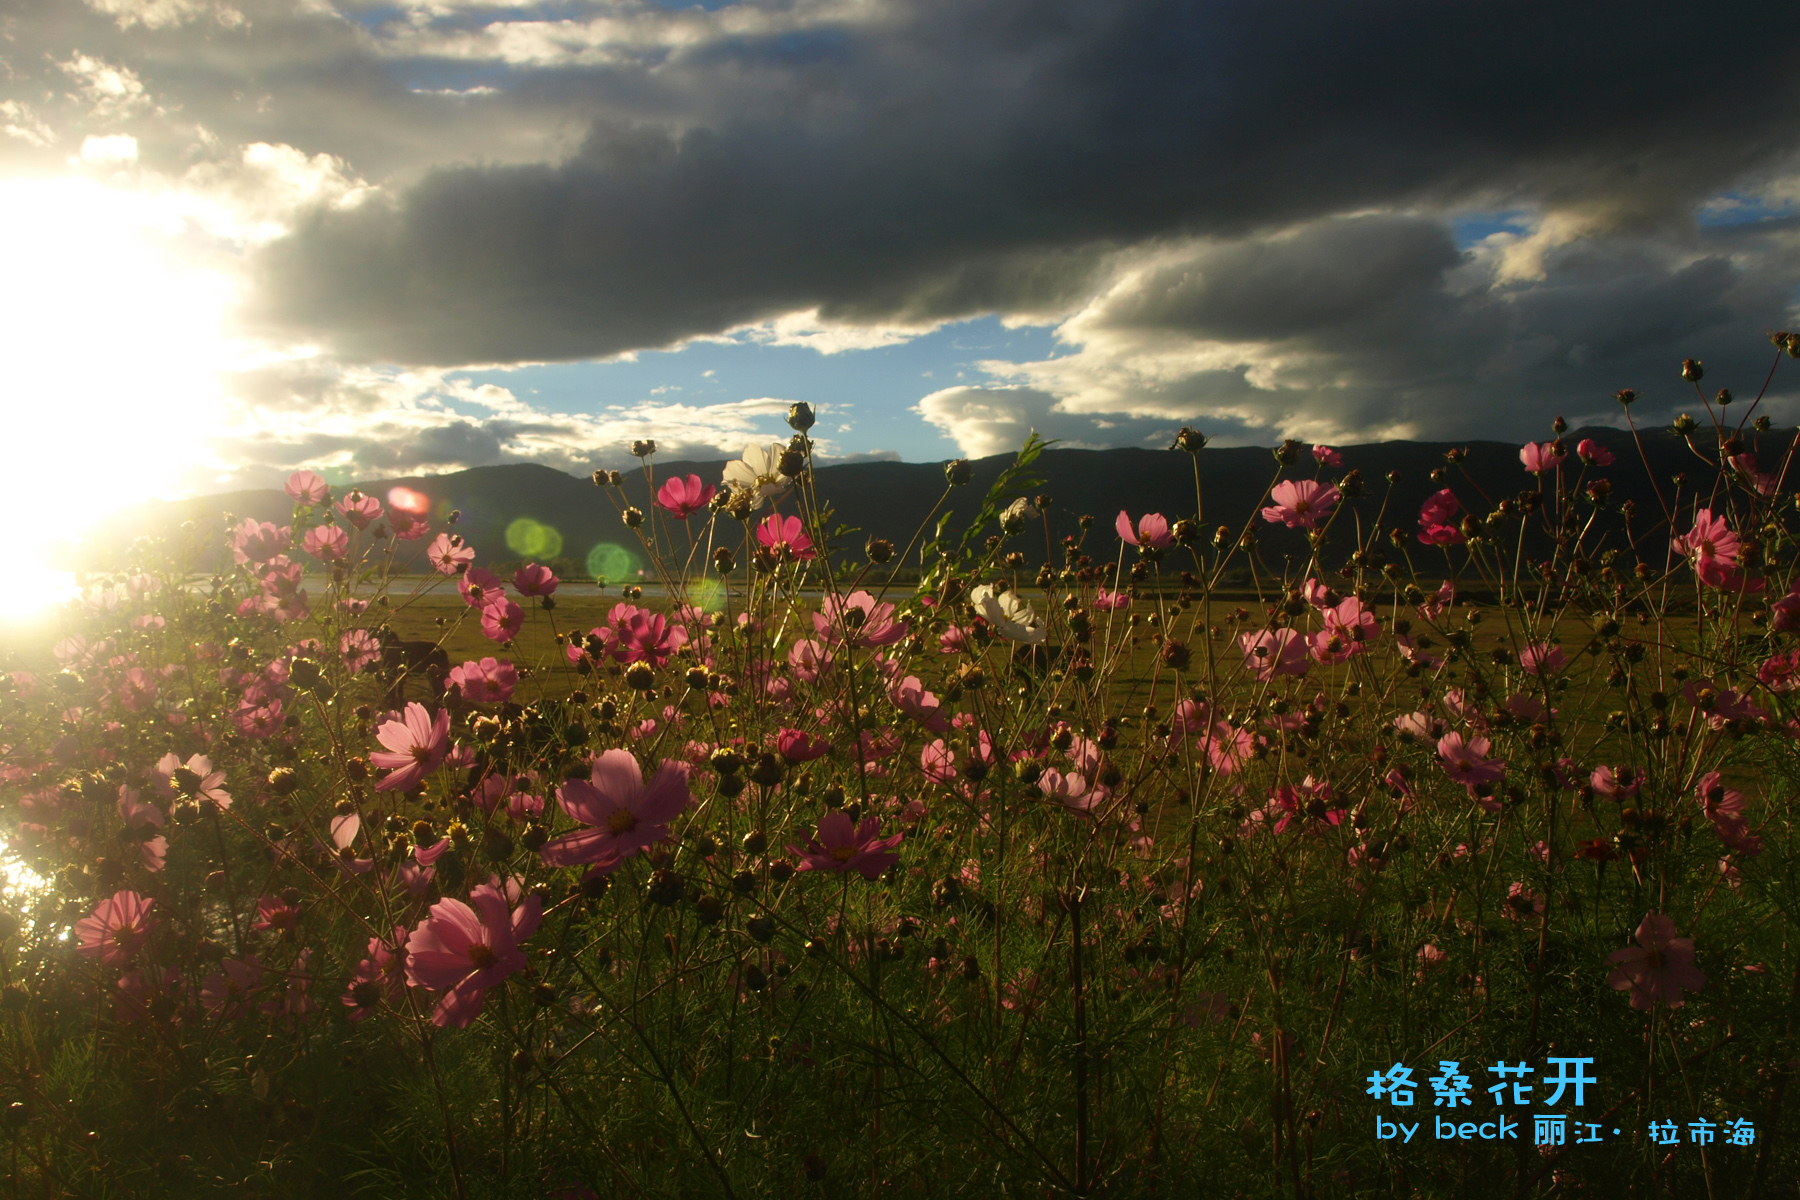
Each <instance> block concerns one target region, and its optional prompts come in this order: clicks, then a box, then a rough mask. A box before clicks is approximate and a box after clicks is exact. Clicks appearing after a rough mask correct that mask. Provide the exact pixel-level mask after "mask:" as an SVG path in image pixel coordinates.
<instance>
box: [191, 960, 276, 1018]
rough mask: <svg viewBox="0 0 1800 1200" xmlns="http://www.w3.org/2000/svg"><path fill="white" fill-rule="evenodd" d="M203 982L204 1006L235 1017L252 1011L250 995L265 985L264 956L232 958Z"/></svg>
mask: <svg viewBox="0 0 1800 1200" xmlns="http://www.w3.org/2000/svg"><path fill="white" fill-rule="evenodd" d="M219 965H220V966H221V967H223V968H224V969H223V970H221V971H214V972H213V973H212V974H211V975H208V976H207V977H206V978H205V980H203V981H202V982H201V984H200V1006H201V1007H202V1008H204V1009H205V1010H206V1011H207V1012H209V1013H215V1014H218V1015H219V1016H225V1017H235V1016H238V1015H240V1014H241V1013H243V1012H245V1011H246V1010H248V1008H249V1007H250V995H251V993H253V992H255V991H256V989H257V988H259V987H261V986H262V981H263V975H264V970H263V965H262V959H260V958H258V957H257V956H256V955H254V954H246V955H245V956H244V957H243V958H228V959H226V960H225V961H224V962H222V963H220V964H219Z"/></svg>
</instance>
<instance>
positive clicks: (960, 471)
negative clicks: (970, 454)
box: [944, 458, 975, 487]
mask: <svg viewBox="0 0 1800 1200" xmlns="http://www.w3.org/2000/svg"><path fill="white" fill-rule="evenodd" d="M974 477H975V468H974V467H971V466H970V465H969V460H968V459H966V458H953V459H951V460H950V461H949V462H947V463H945V464H944V482H946V483H948V484H949V485H950V486H951V487H961V486H962V485H963V484H965V483H967V482H969V480H971V479H973V478H974Z"/></svg>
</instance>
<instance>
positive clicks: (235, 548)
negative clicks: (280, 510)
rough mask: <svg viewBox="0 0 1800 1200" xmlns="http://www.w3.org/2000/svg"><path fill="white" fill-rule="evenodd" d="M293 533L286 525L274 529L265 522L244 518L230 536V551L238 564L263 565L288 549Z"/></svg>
mask: <svg viewBox="0 0 1800 1200" xmlns="http://www.w3.org/2000/svg"><path fill="white" fill-rule="evenodd" d="M293 533H294V531H293V530H292V529H291V528H289V527H288V526H286V525H283V526H282V527H281V528H280V529H277V528H275V526H273V525H271V524H270V523H269V522H267V521H256V520H254V519H252V518H250V517H245V518H244V523H243V524H242V525H239V526H238V527H237V529H236V530H235V531H234V532H233V533H232V535H231V550H232V554H233V556H234V557H235V558H236V559H237V561H239V562H240V563H246V562H249V563H264V562H268V561H269V560H270V559H272V558H274V557H275V556H276V555H278V554H280V553H281V552H282V551H284V550H286V549H287V548H288V543H289V542H290V541H291V540H292V538H293Z"/></svg>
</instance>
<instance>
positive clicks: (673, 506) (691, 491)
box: [656, 475, 716, 521]
mask: <svg viewBox="0 0 1800 1200" xmlns="http://www.w3.org/2000/svg"><path fill="white" fill-rule="evenodd" d="M715 490H716V489H715V488H714V487H713V486H712V485H711V484H709V483H702V482H701V481H700V477H699V476H698V475H689V476H688V477H687V478H686V479H675V478H670V479H667V480H664V481H663V485H662V487H660V488H658V489H657V491H656V503H657V504H658V505H660V506H661V507H662V508H663V510H664V511H666V512H668V513H669V514H670V515H671V516H673V517H675V519H676V520H679V521H685V520H687V519H688V517H689V516H690V515H691V514H693V513H695V512H698V511H699V510H701V509H703V508H705V507H706V505H707V502H708V501H710V500H711V499H712V498H713V493H714V491H715Z"/></svg>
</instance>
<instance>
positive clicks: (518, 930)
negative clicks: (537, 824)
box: [406, 883, 544, 1029]
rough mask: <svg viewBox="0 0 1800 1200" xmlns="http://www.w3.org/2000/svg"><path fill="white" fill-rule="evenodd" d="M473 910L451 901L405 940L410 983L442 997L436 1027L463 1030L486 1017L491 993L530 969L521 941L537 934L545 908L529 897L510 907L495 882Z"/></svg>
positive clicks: (435, 908) (477, 896)
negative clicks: (483, 1012)
mask: <svg viewBox="0 0 1800 1200" xmlns="http://www.w3.org/2000/svg"><path fill="white" fill-rule="evenodd" d="M469 899H470V900H471V901H473V902H474V906H473V907H471V906H470V905H468V904H464V903H463V902H462V901H461V900H455V899H451V898H449V897H446V898H444V899H442V900H439V901H438V902H437V903H436V904H434V905H432V906H431V915H430V916H428V917H426V918H425V920H423V921H420V922H419V924H418V927H417V928H416V929H414V930H413V931H412V935H411V936H410V937H408V938H407V939H406V981H407V982H408V983H410V984H412V985H413V986H414V987H422V988H430V989H431V990H432V991H434V992H437V993H438V1005H437V1008H436V1009H435V1010H434V1011H433V1012H432V1014H431V1022H432V1024H434V1025H439V1026H445V1027H448V1028H451V1029H461V1028H463V1027H464V1026H466V1025H468V1024H469V1022H471V1021H473V1020H474V1019H475V1018H476V1017H477V1016H479V1015H480V1013H481V1007H482V1004H483V1003H484V1002H485V1001H486V999H487V994H488V991H489V990H490V989H492V988H494V987H497V986H499V985H500V984H501V983H502V982H504V981H505V979H506V977H507V976H509V975H513V974H515V973H517V972H519V971H523V970H524V969H525V968H526V966H527V965H528V964H527V963H526V961H525V954H524V952H523V951H522V950H520V949H519V943H520V942H521V941H523V940H524V939H526V938H528V937H530V936H531V935H532V934H534V933H536V932H537V927H538V924H539V922H540V921H542V920H543V915H544V914H543V905H542V903H541V902H540V901H539V900H538V898H537V897H536V896H528V897H526V899H525V902H524V903H523V904H521V905H519V907H517V908H511V907H510V906H509V904H508V902H507V896H506V894H505V893H504V892H503V891H501V890H500V888H499V887H497V886H495V885H494V884H491V883H484V884H482V885H481V886H480V887H477V888H476V889H475V890H474V891H472V892H470V893H469Z"/></svg>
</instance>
